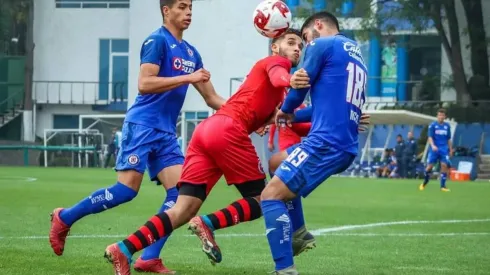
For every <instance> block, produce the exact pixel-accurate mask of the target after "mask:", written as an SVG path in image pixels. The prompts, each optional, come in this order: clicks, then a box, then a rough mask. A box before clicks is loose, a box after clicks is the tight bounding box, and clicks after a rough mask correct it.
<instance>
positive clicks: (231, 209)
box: [226, 204, 240, 225]
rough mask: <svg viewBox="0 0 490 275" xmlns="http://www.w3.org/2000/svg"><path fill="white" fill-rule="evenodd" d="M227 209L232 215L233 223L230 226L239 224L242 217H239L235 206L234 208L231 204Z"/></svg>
mask: <svg viewBox="0 0 490 275" xmlns="http://www.w3.org/2000/svg"><path fill="white" fill-rule="evenodd" d="M226 209H227V210H228V211H229V212H230V215H231V223H230V224H229V225H235V224H239V223H240V216H239V215H238V210H237V209H236V208H235V206H233V204H230V205H229V206H228V207H227V208H226Z"/></svg>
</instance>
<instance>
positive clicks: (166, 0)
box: [160, 0, 177, 9]
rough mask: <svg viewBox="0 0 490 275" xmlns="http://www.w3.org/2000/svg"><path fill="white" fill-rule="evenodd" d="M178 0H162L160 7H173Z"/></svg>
mask: <svg viewBox="0 0 490 275" xmlns="http://www.w3.org/2000/svg"><path fill="white" fill-rule="evenodd" d="M175 2H177V0H160V9H161V8H163V6H167V7H172V6H173V5H174V4H175Z"/></svg>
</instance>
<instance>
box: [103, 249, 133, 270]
mask: <svg viewBox="0 0 490 275" xmlns="http://www.w3.org/2000/svg"><path fill="white" fill-rule="evenodd" d="M104 257H105V258H106V259H107V261H108V262H109V263H111V264H112V267H113V268H114V272H115V274H116V275H131V259H128V257H126V255H124V253H123V252H122V251H121V248H120V247H119V245H118V244H117V243H115V244H111V245H109V246H108V247H107V248H106V249H105V254H104Z"/></svg>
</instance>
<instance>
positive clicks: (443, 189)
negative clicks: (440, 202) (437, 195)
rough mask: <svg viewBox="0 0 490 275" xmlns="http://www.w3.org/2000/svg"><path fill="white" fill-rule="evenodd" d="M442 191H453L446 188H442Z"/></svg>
mask: <svg viewBox="0 0 490 275" xmlns="http://www.w3.org/2000/svg"><path fill="white" fill-rule="evenodd" d="M441 191H442V192H451V190H450V189H448V188H446V187H442V188H441Z"/></svg>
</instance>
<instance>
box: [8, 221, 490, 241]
mask: <svg viewBox="0 0 490 275" xmlns="http://www.w3.org/2000/svg"><path fill="white" fill-rule="evenodd" d="M477 222H490V219H474V220H442V221H396V222H380V223H369V224H358V225H344V226H338V227H330V228H322V229H317V230H313V231H310V232H311V233H312V234H313V235H315V236H354V237H425V236H427V237H452V236H486V235H490V232H455V233H335V232H340V231H348V230H354V229H360V228H372V227H383V226H390V225H400V224H405V225H407V224H429V223H432V224H437V223H477ZM216 235H217V236H219V237H220V238H221V237H241V238H243V237H263V236H264V234H253V233H250V234H247V233H243V234H238V233H236V234H234V233H231V234H216ZM126 236H127V235H70V236H69V238H77V239H109V238H125V237H126ZM180 236H184V237H190V236H192V235H180ZM47 238H48V236H46V235H44V236H11V237H1V236H0V239H27V240H29V239H32V240H36V239H47Z"/></svg>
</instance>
